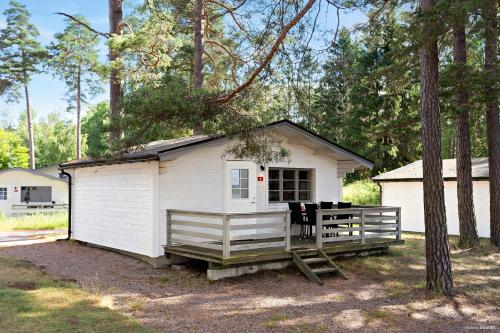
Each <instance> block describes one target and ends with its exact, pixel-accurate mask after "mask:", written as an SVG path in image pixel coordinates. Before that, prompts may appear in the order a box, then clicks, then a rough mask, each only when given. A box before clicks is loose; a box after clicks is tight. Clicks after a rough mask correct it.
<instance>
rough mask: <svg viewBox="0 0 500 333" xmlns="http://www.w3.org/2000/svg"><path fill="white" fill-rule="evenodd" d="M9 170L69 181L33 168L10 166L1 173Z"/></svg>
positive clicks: (0, 172)
mask: <svg viewBox="0 0 500 333" xmlns="http://www.w3.org/2000/svg"><path fill="white" fill-rule="evenodd" d="M9 171H21V172H28V173H31V174H33V175H35V176H40V177H46V178H49V179H53V180H58V181H61V182H64V183H67V182H68V181H67V180H66V179H62V178H59V177H55V176H52V175H48V174H46V173H43V172H39V171H37V170H36V169H35V170H32V169H25V168H18V167H14V168H9V169H5V170H0V174H2V173H7V172H9Z"/></svg>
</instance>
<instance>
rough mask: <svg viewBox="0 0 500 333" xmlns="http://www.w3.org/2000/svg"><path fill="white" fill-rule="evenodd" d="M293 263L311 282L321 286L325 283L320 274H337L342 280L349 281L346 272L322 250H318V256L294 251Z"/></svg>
mask: <svg viewBox="0 0 500 333" xmlns="http://www.w3.org/2000/svg"><path fill="white" fill-rule="evenodd" d="M293 262H294V264H295V265H296V266H297V267H298V269H299V270H300V271H301V272H302V273H304V275H305V276H307V278H308V279H309V280H311V281H314V282H316V283H317V284H319V285H322V284H323V282H321V280H320V279H319V277H318V274H325V273H337V274H338V275H339V276H340V277H341V278H343V279H346V280H347V277H346V276H345V274H344V272H342V270H341V269H340V268H339V267H338V266H337V265H336V264H335V263H334V262H333V261H332V259H330V257H329V256H328V255H327V254H326V253H325V252H323V251H322V250H318V252H317V254H316V255H314V254H313V255H311V253H309V252H301V251H300V250H299V251H293Z"/></svg>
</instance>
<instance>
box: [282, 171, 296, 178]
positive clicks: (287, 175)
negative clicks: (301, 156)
mask: <svg viewBox="0 0 500 333" xmlns="http://www.w3.org/2000/svg"><path fill="white" fill-rule="evenodd" d="M283 179H295V170H283Z"/></svg>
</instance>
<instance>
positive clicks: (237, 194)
mask: <svg viewBox="0 0 500 333" xmlns="http://www.w3.org/2000/svg"><path fill="white" fill-rule="evenodd" d="M240 198H241V190H240V189H233V199H240Z"/></svg>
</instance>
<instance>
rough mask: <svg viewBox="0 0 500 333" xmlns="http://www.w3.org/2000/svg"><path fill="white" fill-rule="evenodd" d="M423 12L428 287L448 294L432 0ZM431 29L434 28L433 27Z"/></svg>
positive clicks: (449, 276)
mask: <svg viewBox="0 0 500 333" xmlns="http://www.w3.org/2000/svg"><path fill="white" fill-rule="evenodd" d="M420 8H421V10H422V13H423V20H422V24H421V30H420V34H421V38H422V42H421V43H422V44H421V49H420V113H421V117H422V143H423V188H424V219H425V257H426V268H427V288H429V289H431V290H434V291H438V292H441V293H443V294H445V295H451V294H452V292H453V278H452V274H451V261H450V252H449V247H448V230H447V226H446V209H445V203H444V185H443V162H442V160H441V154H440V152H441V147H440V145H441V138H440V136H441V129H440V117H439V100H438V73H439V69H438V67H439V59H438V47H437V46H438V45H437V33H436V30H437V29H435V24H436V22H435V21H434V20H435V16H434V15H432V12H433V10H434V8H435V5H434V1H433V0H420ZM433 28H434V29H433Z"/></svg>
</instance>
